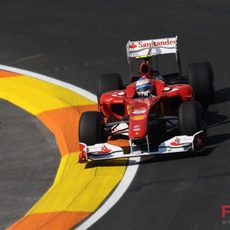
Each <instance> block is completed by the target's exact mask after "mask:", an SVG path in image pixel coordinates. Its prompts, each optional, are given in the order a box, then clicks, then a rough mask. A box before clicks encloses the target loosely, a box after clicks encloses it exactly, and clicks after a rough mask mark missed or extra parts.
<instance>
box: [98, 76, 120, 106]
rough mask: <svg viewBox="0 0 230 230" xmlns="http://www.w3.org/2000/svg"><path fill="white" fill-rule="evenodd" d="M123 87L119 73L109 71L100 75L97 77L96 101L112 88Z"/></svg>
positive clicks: (118, 88)
mask: <svg viewBox="0 0 230 230" xmlns="http://www.w3.org/2000/svg"><path fill="white" fill-rule="evenodd" d="M122 88H123V85H122V80H121V76H120V74H117V73H111V74H105V75H101V76H99V77H98V79H97V98H98V102H99V100H100V97H101V95H102V94H103V93H106V92H109V91H112V90H120V89H122Z"/></svg>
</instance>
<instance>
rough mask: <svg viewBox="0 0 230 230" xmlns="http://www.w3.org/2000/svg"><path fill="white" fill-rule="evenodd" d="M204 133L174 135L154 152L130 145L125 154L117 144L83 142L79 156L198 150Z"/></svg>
mask: <svg viewBox="0 0 230 230" xmlns="http://www.w3.org/2000/svg"><path fill="white" fill-rule="evenodd" d="M205 137H206V135H205V133H204V132H203V131H200V132H197V133H195V134H194V135H193V136H187V135H183V136H175V137H173V138H171V139H169V140H166V141H164V142H162V143H161V144H160V145H159V146H158V150H157V151H154V152H142V151H141V149H140V148H138V146H135V148H134V147H133V146H130V148H132V151H130V152H131V153H128V154H125V153H124V151H123V149H122V148H121V147H119V146H115V145H110V144H107V143H102V144H95V145H92V146H87V145H86V144H84V143H80V150H81V151H80V156H79V160H80V161H81V162H84V161H87V160H88V158H89V159H91V160H93V161H97V160H109V159H119V158H129V157H139V156H153V155H164V154H169V153H182V152H188V151H196V150H200V149H201V148H202V147H203V146H204V142H205Z"/></svg>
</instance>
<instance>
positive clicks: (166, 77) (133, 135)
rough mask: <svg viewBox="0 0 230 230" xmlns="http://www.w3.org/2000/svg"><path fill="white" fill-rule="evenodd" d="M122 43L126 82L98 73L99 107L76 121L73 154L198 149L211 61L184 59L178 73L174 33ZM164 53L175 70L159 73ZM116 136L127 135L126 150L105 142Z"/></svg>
mask: <svg viewBox="0 0 230 230" xmlns="http://www.w3.org/2000/svg"><path fill="white" fill-rule="evenodd" d="M126 48H127V58H128V63H129V65H130V73H131V74H130V84H128V85H126V86H123V84H122V80H121V77H120V75H119V74H108V75H103V76H100V78H99V79H98V81H97V96H98V108H99V111H98V112H97V111H88V112H85V113H83V114H82V116H81V118H80V121H79V140H80V149H81V152H80V157H79V158H80V159H79V160H80V161H86V160H87V159H88V158H90V159H92V160H105V159H116V158H128V157H135V156H152V155H157V154H168V153H178V152H188V151H196V150H199V149H201V148H202V147H203V145H204V142H205V139H206V135H207V129H206V122H205V115H204V114H205V113H204V108H205V107H207V106H208V105H209V104H210V103H211V102H212V101H213V99H214V92H215V91H214V86H213V81H214V78H213V71H212V67H211V65H210V64H209V63H208V62H199V63H193V64H190V65H189V66H188V72H187V76H186V77H184V76H183V75H182V71H181V64H180V56H179V52H178V48H177V37H171V38H162V39H151V40H142V41H129V42H128V43H127V46H126ZM166 54H170V55H171V56H172V55H173V56H174V55H175V59H176V62H175V63H176V66H177V71H176V73H170V74H161V72H160V70H159V60H158V59H159V56H165V55H166ZM152 62H154V66H153V64H152ZM135 64H136V65H137V66H138V68H136V67H135ZM135 69H137V70H138V71H137V73H135ZM116 138H123V139H127V140H128V143H129V148H130V149H129V151H128V152H127V151H125V150H124V148H122V147H120V146H115V145H112V144H111V143H107V141H108V140H113V139H116Z"/></svg>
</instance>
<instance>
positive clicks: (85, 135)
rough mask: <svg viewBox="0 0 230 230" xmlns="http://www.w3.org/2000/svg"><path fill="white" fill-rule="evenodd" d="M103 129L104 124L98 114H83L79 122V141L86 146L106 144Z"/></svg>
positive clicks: (91, 112) (92, 112)
mask: <svg viewBox="0 0 230 230" xmlns="http://www.w3.org/2000/svg"><path fill="white" fill-rule="evenodd" d="M104 128H105V123H104V120H103V117H102V115H101V114H100V113H99V112H96V111H89V112H84V113H83V114H82V115H81V118H80V121H79V128H78V130H79V141H80V142H82V143H85V144H87V145H94V144H97V143H104V142H106V141H107V138H106V135H105V130H104Z"/></svg>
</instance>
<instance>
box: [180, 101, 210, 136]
mask: <svg viewBox="0 0 230 230" xmlns="http://www.w3.org/2000/svg"><path fill="white" fill-rule="evenodd" d="M178 124H179V131H180V135H188V136H192V135H194V134H195V133H196V132H198V131H201V130H203V131H204V132H205V133H206V132H207V128H206V122H205V115H204V109H203V107H202V106H201V105H200V103H198V102H196V101H189V102H184V103H182V104H181V105H180V107H179V111H178Z"/></svg>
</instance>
